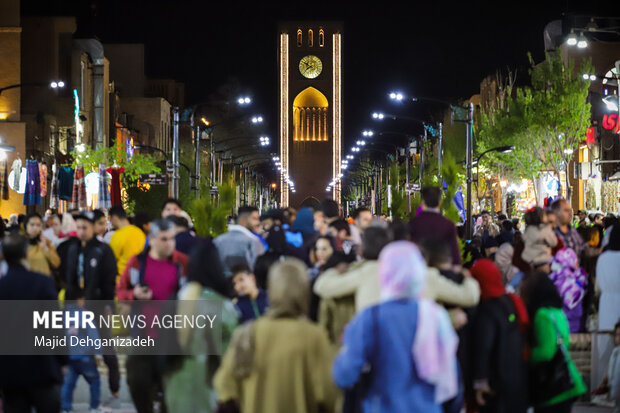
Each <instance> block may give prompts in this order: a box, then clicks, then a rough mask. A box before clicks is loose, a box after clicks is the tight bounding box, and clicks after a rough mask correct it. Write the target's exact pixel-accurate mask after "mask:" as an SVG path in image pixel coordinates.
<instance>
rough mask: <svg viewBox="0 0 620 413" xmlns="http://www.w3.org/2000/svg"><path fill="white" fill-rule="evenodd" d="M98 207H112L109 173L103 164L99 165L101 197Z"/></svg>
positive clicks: (98, 200)
mask: <svg viewBox="0 0 620 413" xmlns="http://www.w3.org/2000/svg"><path fill="white" fill-rule="evenodd" d="M97 206H98V207H99V208H101V209H109V208H110V207H111V206H112V202H111V200H110V189H109V188H108V173H107V172H106V170H105V165H103V164H100V165H99V197H98V199H97Z"/></svg>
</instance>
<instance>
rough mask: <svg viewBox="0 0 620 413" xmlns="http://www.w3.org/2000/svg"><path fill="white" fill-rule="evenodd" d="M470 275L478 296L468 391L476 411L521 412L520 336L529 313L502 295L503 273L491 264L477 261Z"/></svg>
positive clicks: (524, 408) (523, 373)
mask: <svg viewBox="0 0 620 413" xmlns="http://www.w3.org/2000/svg"><path fill="white" fill-rule="evenodd" d="M471 273H472V275H473V276H474V278H475V279H476V280H477V281H478V283H479V284H480V292H481V296H480V304H479V305H478V308H477V310H476V313H475V315H474V317H473V320H472V324H473V325H472V330H473V337H472V340H473V346H472V352H473V354H472V356H473V357H472V363H473V365H472V373H473V377H472V379H473V382H472V384H471V386H472V387H473V391H474V392H475V399H476V404H477V406H478V411H479V412H481V413H484V412H493V413H525V412H526V411H527V407H528V403H527V400H528V399H527V364H526V362H525V359H524V349H525V345H524V343H525V340H524V336H523V334H524V332H525V330H526V327H527V323H528V316H527V310H526V308H525V306H524V305H523V302H522V301H521V299H520V298H519V297H517V296H515V295H513V294H506V291H505V289H504V285H503V283H502V276H501V273H500V271H499V269H498V268H497V266H496V265H495V263H493V261H491V260H489V259H486V258H485V259H480V260H478V261H476V263H475V264H474V265H473V266H472V268H471Z"/></svg>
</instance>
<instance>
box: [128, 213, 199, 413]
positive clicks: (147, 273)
mask: <svg viewBox="0 0 620 413" xmlns="http://www.w3.org/2000/svg"><path fill="white" fill-rule="evenodd" d="M174 236H175V229H174V224H173V223H172V222H171V221H170V220H168V219H165V218H163V219H157V220H155V221H153V222H152V223H151V232H150V233H149V238H148V240H149V246H148V247H147V248H146V249H145V250H144V251H142V252H141V253H140V254H138V255H134V256H133V257H131V258H130V259H129V261H128V262H127V266H126V267H125V271H124V272H123V275H121V278H120V280H119V282H118V285H117V286H116V295H117V297H118V299H119V300H127V301H130V300H168V299H174V298H176V296H177V293H178V291H179V289H180V287H181V285H182V284H183V283H184V280H185V275H186V274H187V265H188V261H189V260H188V257H187V255H185V254H183V253H181V252H179V251H177V250H176V249H175V247H176V244H175V240H174ZM157 357H158V356H155V355H130V356H128V357H127V384H128V385H129V392H130V394H131V399H132V400H133V403H134V406H135V408H136V410H137V411H138V413H151V412H152V411H153V398H152V394H153V390H155V389H161V391H162V392H163V386H162V378H163V371H162V370H161V369H160V363H159V360H158V359H157Z"/></svg>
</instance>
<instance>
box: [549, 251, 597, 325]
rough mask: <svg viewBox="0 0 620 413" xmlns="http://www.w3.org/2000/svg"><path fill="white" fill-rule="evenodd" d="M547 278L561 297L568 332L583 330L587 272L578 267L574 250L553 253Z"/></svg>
mask: <svg viewBox="0 0 620 413" xmlns="http://www.w3.org/2000/svg"><path fill="white" fill-rule="evenodd" d="M549 278H551V281H553V283H554V284H555V286H556V287H557V289H558V292H559V293H560V297H562V302H563V303H564V306H563V308H562V309H563V310H564V313H565V314H566V318H568V324H569V326H570V332H571V333H579V332H581V331H583V329H584V320H583V317H582V316H583V310H584V307H583V304H584V298H585V295H586V289H587V286H588V274H586V272H585V271H584V270H583V268H580V267H579V260H578V259H577V254H575V251H574V250H572V249H570V248H562V249H561V250H559V251H558V252H557V253H556V254H555V257H553V260H552V261H551V274H549ZM586 310H587V309H586Z"/></svg>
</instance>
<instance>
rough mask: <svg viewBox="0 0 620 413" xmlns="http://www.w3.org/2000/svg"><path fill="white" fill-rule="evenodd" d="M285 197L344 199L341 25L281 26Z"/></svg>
mask: <svg viewBox="0 0 620 413" xmlns="http://www.w3.org/2000/svg"><path fill="white" fill-rule="evenodd" d="M279 62H280V77H279V81H280V162H281V179H280V193H281V199H280V201H281V203H282V206H292V207H296V208H298V207H300V206H301V205H302V204H304V203H307V202H311V200H312V198H315V199H316V200H319V201H320V200H321V199H323V198H326V197H333V199H335V200H336V201H340V183H339V182H336V183H335V184H334V185H332V190H331V191H329V192H326V188H327V186H328V185H330V183H331V182H332V181H334V180H337V179H338V177H339V175H340V163H341V159H340V156H341V140H342V136H341V131H342V26H341V25H340V24H338V23H329V22H327V23H321V22H286V23H283V24H282V25H281V26H280V50H279Z"/></svg>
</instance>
